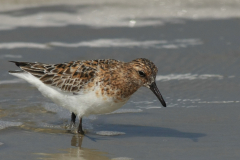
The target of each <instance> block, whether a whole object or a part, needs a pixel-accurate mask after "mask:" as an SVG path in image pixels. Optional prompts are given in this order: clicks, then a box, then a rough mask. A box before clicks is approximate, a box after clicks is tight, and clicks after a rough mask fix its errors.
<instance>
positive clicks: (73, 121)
mask: <svg viewBox="0 0 240 160" xmlns="http://www.w3.org/2000/svg"><path fill="white" fill-rule="evenodd" d="M75 121H76V115H75V114H74V113H73V112H72V116H71V122H72V124H75Z"/></svg>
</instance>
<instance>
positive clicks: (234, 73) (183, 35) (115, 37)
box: [0, 0, 240, 160]
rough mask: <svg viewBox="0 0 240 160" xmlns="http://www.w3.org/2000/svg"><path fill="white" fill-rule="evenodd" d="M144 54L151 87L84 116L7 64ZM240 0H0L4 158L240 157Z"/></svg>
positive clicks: (0, 151)
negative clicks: (74, 120) (74, 118)
mask: <svg viewBox="0 0 240 160" xmlns="http://www.w3.org/2000/svg"><path fill="white" fill-rule="evenodd" d="M106 58H107V59H108V58H111V59H117V60H121V61H125V62H128V61H131V60H133V59H135V58H147V59H150V60H151V61H153V62H154V63H155V64H156V66H157V67H158V70H159V71H158V75H157V78H156V81H157V85H158V88H159V89H160V91H161V93H162V95H163V97H164V98H165V101H166V102H167V108H162V107H161V105H160V103H159V101H158V100H157V99H156V97H155V96H154V95H153V94H152V93H151V91H150V90H148V89H147V88H141V89H140V90H139V91H137V93H135V94H134V95H133V96H132V98H131V99H130V100H129V102H128V103H127V104H126V105H125V106H124V107H122V108H121V109H119V110H117V111H115V112H114V113H112V114H107V115H95V116H89V117H85V118H84V119H83V127H84V128H85V129H86V132H87V134H86V135H85V136H79V135H77V134H75V133H74V131H73V132H71V133H68V132H67V131H66V129H67V127H68V125H69V123H70V113H69V111H67V110H64V109H62V108H60V107H59V106H57V105H55V104H54V103H53V102H51V101H50V100H48V99H46V98H44V97H43V96H42V95H41V93H40V92H39V91H38V90H37V89H36V88H34V87H33V86H31V85H30V84H28V83H26V82H25V81H23V80H21V79H18V78H16V77H13V76H11V75H9V74H8V71H9V70H15V69H17V67H16V66H14V64H12V63H9V62H8V61H9V60H13V61H30V62H36V61H37V62H43V63H62V62H68V61H72V60H87V59H106ZM239 69H240V0H121V1H120V0H98V1H97V0H95V1H94V0H68V1H65V0H0V95H1V96H0V157H1V159H5V160H8V159H9V160H10V159H19V160H20V159H24V160H25V159H87V160H89V159H90V160H91V159H115V160H116V159H117V160H129V159H137V160H146V159H152V160H153V159H163V160H166V159H168V160H171V159H173V160H175V159H178V160H180V159H184V160H190V159H191V160H192V159H194V160H202V159H211V160H215V159H216V160H225V159H228V160H231V159H233V160H236V159H239V158H240V152H239V151H240V137H239V135H240V126H239V120H240V116H239V112H240V108H239V104H240V98H239V95H240V91H239V89H240V84H239V82H240V72H239Z"/></svg>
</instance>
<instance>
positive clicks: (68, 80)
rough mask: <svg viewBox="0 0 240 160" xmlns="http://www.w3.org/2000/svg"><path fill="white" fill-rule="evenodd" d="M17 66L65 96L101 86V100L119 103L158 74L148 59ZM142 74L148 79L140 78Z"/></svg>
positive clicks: (22, 63)
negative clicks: (104, 98) (108, 98)
mask: <svg viewBox="0 0 240 160" xmlns="http://www.w3.org/2000/svg"><path fill="white" fill-rule="evenodd" d="M15 63H16V65H18V66H19V67H20V68H21V69H22V70H24V71H26V72H29V73H31V74H32V75H34V76H35V77H37V78H39V79H40V80H41V81H42V82H43V83H45V84H47V85H51V86H54V87H57V88H59V89H61V90H62V91H64V92H73V93H78V92H80V91H86V90H88V89H94V87H97V86H99V87H100V88H101V90H100V91H99V90H97V91H96V94H97V95H98V96H106V97H107V96H108V97H115V100H116V101H121V100H124V99H125V98H128V97H130V96H131V95H132V94H133V93H134V92H135V91H137V90H138V88H140V87H141V86H142V85H144V84H150V83H152V82H153V81H154V80H155V77H156V74H157V71H158V70H157V67H156V66H155V65H154V64H153V63H152V62H151V61H149V60H148V59H145V58H139V59H135V60H133V61H131V62H127V63H125V62H121V61H117V60H113V59H104V60H101V59H98V60H84V61H80V60H79V61H71V62H67V63H61V64H44V63H38V62H35V63H29V62H15ZM140 70H141V71H142V72H143V73H144V74H145V75H146V76H145V77H141V76H139V73H138V71H140Z"/></svg>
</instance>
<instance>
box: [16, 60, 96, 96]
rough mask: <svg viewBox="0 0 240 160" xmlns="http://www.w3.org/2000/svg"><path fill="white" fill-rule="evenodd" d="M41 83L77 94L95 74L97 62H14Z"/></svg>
mask: <svg viewBox="0 0 240 160" xmlns="http://www.w3.org/2000/svg"><path fill="white" fill-rule="evenodd" d="M14 63H15V64H16V65H17V66H18V67H20V68H21V69H22V70H24V71H26V72H29V73H31V74H32V75H33V76H35V77H37V78H39V79H40V80H41V81H42V82H43V83H45V84H48V85H52V86H55V87H58V88H60V89H61V90H63V91H67V92H78V91H80V90H81V88H83V87H84V86H85V85H86V84H87V83H88V82H92V81H93V80H94V78H95V76H96V74H97V64H98V61H97V60H96V61H71V62H68V63H61V64H43V63H38V62H35V63H29V62H14Z"/></svg>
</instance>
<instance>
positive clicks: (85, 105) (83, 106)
mask: <svg viewBox="0 0 240 160" xmlns="http://www.w3.org/2000/svg"><path fill="white" fill-rule="evenodd" d="M12 75H14V76H17V77H19V78H22V79H25V80H26V81H28V82H29V83H31V84H33V85H34V86H36V87H37V88H38V90H39V91H40V92H41V93H42V94H43V95H44V96H45V97H48V98H50V99H51V100H52V101H53V102H55V103H56V104H58V105H59V106H62V107H64V108H66V109H68V110H70V111H71V112H74V113H75V114H77V115H78V116H79V117H82V116H88V115H90V114H103V113H110V112H113V111H115V110H117V109H118V108H120V107H122V106H123V105H124V104H125V103H126V102H127V100H128V99H126V100H125V101H122V102H118V103H116V102H114V99H113V98H112V97H105V98H104V97H100V96H99V97H97V96H96V90H98V89H99V88H96V89H95V90H94V91H89V92H87V93H79V94H77V95H74V94H73V93H68V92H63V91H61V90H60V89H58V88H55V87H51V86H48V85H45V84H44V83H42V82H41V81H40V80H39V79H37V78H36V77H34V76H32V75H31V74H29V73H12Z"/></svg>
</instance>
